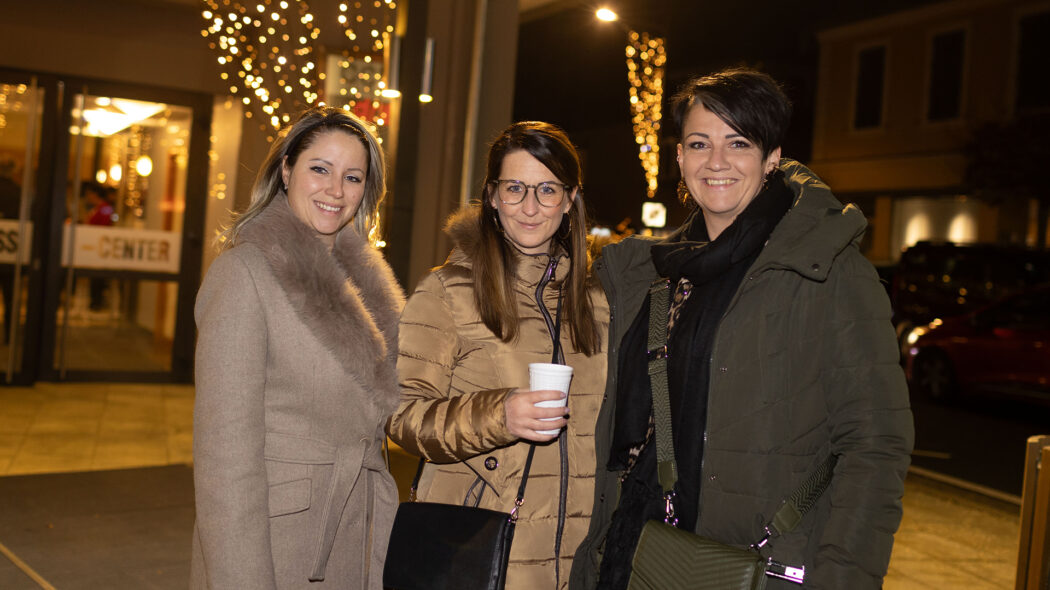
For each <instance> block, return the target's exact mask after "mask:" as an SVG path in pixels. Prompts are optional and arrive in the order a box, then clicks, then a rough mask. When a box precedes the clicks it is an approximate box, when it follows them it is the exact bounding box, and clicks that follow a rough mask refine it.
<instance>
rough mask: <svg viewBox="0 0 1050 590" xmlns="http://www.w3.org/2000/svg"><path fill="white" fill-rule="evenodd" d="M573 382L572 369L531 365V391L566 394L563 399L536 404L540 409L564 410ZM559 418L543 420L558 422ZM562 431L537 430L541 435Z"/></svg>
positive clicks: (547, 365) (548, 364)
mask: <svg viewBox="0 0 1050 590" xmlns="http://www.w3.org/2000/svg"><path fill="white" fill-rule="evenodd" d="M571 381H572V367H570V366H568V365H555V364H552V363H529V389H531V390H532V391H541V390H554V391H560V392H562V393H564V394H565V397H563V398H561V399H552V400H547V401H542V402H536V403H535V404H534V405H535V406H536V407H539V408H564V407H565V406H566V404H567V403H568V401H569V383H570V382H571ZM557 419H558V418H541V420H557ZM560 431H561V429H560V428H559V429H556V430H537V431H536V432H538V433H540V434H547V435H553V434H558V432H560Z"/></svg>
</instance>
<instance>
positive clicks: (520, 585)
mask: <svg viewBox="0 0 1050 590" xmlns="http://www.w3.org/2000/svg"><path fill="white" fill-rule="evenodd" d="M478 231H479V230H478V228H477V217H476V212H469V213H466V214H465V215H464V216H461V217H460V218H458V219H457V220H456V221H455V222H454V223H453V224H452V225H451V227H450V232H449V233H450V234H451V235H452V238H453V239H454V240H455V242H456V244H457V246H456V249H455V250H453V252H452V254H451V255H450V256H449V258H448V261H447V262H446V263H445V264H444V265H443V266H441V267H439V268H436V269H434V270H433V271H432V272H431V273H430V274H429V275H428V276H426V277H425V278H424V279H423V280H422V281H421V282H420V284H419V286H418V287H417V288H416V291H415V293H413V294H412V296H411V297H410V298H409V300H408V303H407V304H406V305H405V310H404V312H403V314H402V316H401V335H400V354H399V360H398V373H399V377H400V382H401V406H400V407H399V408H398V410H397V412H396V413H395V414H394V417H393V419H392V421H391V427H390V436H391V438H392V439H393V440H394V441H395V442H397V443H398V444H399V445H401V446H402V447H403V448H405V449H406V450H408V451H409V452H410V453H414V454H416V455H420V456H424V457H426V458H427V459H429V460H430V461H431V463H428V464H427V465H426V468H425V469H424V471H423V476H422V478H421V480H420V484H419V491H418V497H419V500H421V501H426V502H442V503H446V504H462V503H463V502H464V499H465V498H467V497H468V496H470V499H471V504H473V501H474V500H475V499H476V497H477V494H478V493H479V492H480V493H481V499H480V503H479V506H480V507H482V508H488V509H491V510H498V511H502V512H510V511H511V510H512V509H513V508H514V500H515V495H516V494H517V491H518V485H519V484H520V482H521V476H522V468H523V467H524V464H525V459H526V456H527V454H528V450H529V443H527V442H523V441H518V440H517V439H516V438H515V437H514V436H512V435H511V434H510V433H509V432H508V431H507V427H506V423H505V419H506V414H505V411H504V401H505V400H506V398H507V395H508V394H509V393H510V392H511V391H512V390H513V389H515V388H518V389H526V390H527V389H529V374H528V364H529V363H535V362H542V363H549V362H551V354H552V352H553V343H552V340H551V336H550V333H549V332H548V329H547V325H546V322H545V320H544V319H543V317H542V315H541V313H540V311H539V307H538V305H537V303H536V299H535V292H536V288H537V285H538V284H539V282H540V279H541V277H542V276H543V274H544V272H545V271H546V268H547V264H548V261H549V257H548V256H547V255H540V256H528V255H524V254H521V253H517V256H516V268H515V269H513V272H515V275H516V277H517V279H516V280H515V282H514V292H515V296H516V298H517V301H518V314H519V317H520V318H521V324H520V335H519V337H518V339H517V340H515V341H512V342H503V341H502V340H500V339H499V338H497V337H496V335H495V334H493V332H492V331H491V330H489V329H488V328H487V327H486V326H485V324H484V323H482V321H481V318H480V316H479V314H478V312H477V308H476V307H475V305H474V285H473V280H472V277H471V272H470V269H471V259H472V257H473V256H472V254H473V253H474V252H475V251H476V248H477V247H478V245H477V243H476V236H477V235H478V233H477V232H478ZM558 260H559V263H558V266H557V269H556V272H555V274H554V276H553V278H552V279H551V281H550V283H549V284H548V285H547V286H546V288H545V289H544V292H543V305H544V306H546V308H547V310H548V311H549V313H550V315H551V317H552V318H553V317H554V316H555V314H556V307H557V300H558V291H559V289H560V288H561V282H562V281H563V280H564V278H565V276H566V275H567V273H568V270H569V259H568V258H567V257H565V256H560V257H558ZM589 296H590V298H591V302H592V303H593V306H594V315H595V319H596V321H597V322H598V329H599V333H600V334H601V338H602V340H601V343H600V344H601V348H600V350H599V352H597V353H595V354H594V355H592V356H586V355H584V354H583V353H580V352H577V351H575V350H574V349H573V346H572V341H571V339H570V336H569V329H568V328H567V327H565V326H564V325H563V326H562V330H561V336H560V340H561V346H562V350H563V352H564V354H565V362H566V364H568V365H570V366H572V367H573V371H574V374H573V378H572V383H571V386H570V389H569V400H568V403H569V414H570V418H569V425H568V428H567V430H565V431H563V432H562V434H561V437H562V438H565V439H566V442H567V445H566V451H567V453H566V454H567V461H568V470H567V472H566V478H567V492H566V494H565V495H564V498H565V501H566V514H565V516H566V518H565V521H564V527H563V533H562V536H561V545H560V552H559V554H560V559H556V558H555V543H556V537H557V528H558V512H559V500H560V498H561V497H562V494H561V484H560V481H561V473H562V470H561V452H560V448H559V442H558V441H554V442H552V443H546V444H540V445H537V449H536V454H535V457H534V458H533V463H532V468H531V471H530V473H529V480H528V486H527V488H526V490H525V503H524V504H523V505H522V506H521V508H520V510H519V512H518V515H519V519H518V523H517V528H516V530H515V533H514V540H513V543H512V544H511V549H510V564H509V567H508V572H507V585H506V587H507V589H508V590H537V589H543V590H550V589H554V588H565V587H566V586H567V584H568V578H569V569H570V566H571V564H572V559H573V556H574V555H575V552H576V548H577V546H578V545H579V544H580V541H581V540H582V539H583V538H584V535H585V534H586V532H587V527H588V525H589V523H590V517H591V508H592V498H593V490H594V468H595V462H594V424H595V419H596V417H597V413H598V407H599V405H600V404H601V399H602V392H603V390H604V388H605V371H606V359H605V351H606V350H607V343H606V342H605V338H606V335H607V332H608V323H609V308H608V305H607V304H606V300H605V295H604V292H603V291H602V290H601V288H600V286H598V285H597V282H596V281H595V283H594V284H593V285H592V286H591V288H590V289H589ZM482 484H484V485H482ZM556 569H557V571H556ZM556 580H558V582H557V583H556Z"/></svg>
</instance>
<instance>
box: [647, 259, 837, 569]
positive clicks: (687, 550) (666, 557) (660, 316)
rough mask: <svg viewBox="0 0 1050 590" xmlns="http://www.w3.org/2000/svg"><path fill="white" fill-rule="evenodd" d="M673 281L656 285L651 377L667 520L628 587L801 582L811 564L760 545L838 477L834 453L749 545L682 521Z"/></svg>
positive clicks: (650, 529)
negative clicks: (671, 391)
mask: <svg viewBox="0 0 1050 590" xmlns="http://www.w3.org/2000/svg"><path fill="white" fill-rule="evenodd" d="M669 288H670V282H669V281H668V280H667V279H660V280H659V281H656V282H654V283H653V285H652V287H650V289H649V299H650V312H649V338H648V345H647V348H648V359H649V384H650V387H651V389H652V395H653V421H654V423H655V426H654V435H653V436H654V438H655V439H656V460H657V469H656V472H657V478H658V479H659V480H660V487H661V488H662V489H663V493H664V504H665V517H664V520H663V522H660V521H658V520H650V521H649V522H647V523H645V526H644V527H643V528H642V534H641V537H639V539H638V547H637V549H635V552H634V558H633V560H632V562H631V579H630V581H629V582H628V585H627V588H628V590H686V589H688V590H762V589H763V588H765V587H766V578H767V576H772V577H776V578H781V579H784V580H789V581H791V582H794V583H797V584H801V583H802V582H803V579H804V578H805V574H806V568H805V566H802V567H798V568H796V567H790V566H786V565H784V564H782V563H779V562H777V561H774V560H773V558H772V557H770V558H766V557H763V556H762V554H761V553H759V549H761V548H762V547H763V546H765V545H766V543H767V542H769V540H770V539H772V538H775V537H777V536H780V535H782V534H784V533H786V532H788V531H791V530H792V529H794V528H795V527H796V526H798V523H799V522H800V521H801V520H802V517H803V516H804V515H805V514H806V512H808V511H809V509H810V508H812V507H813V505H814V504H815V503H816V501H817V499H818V498H820V496H821V494H823V493H824V490H825V489H827V487H828V485H830V483H831V476H832V473H833V472H834V470H835V462H836V459H835V456H834V455H832V456H830V457H828V459H827V460H825V461H824V462H823V463H822V464H821V465H820V466H819V467H818V468H817V471H816V472H814V473H813V474H812V475H811V476H810V477H809V478H807V479H806V480H805V481H804V482H802V484H801V485H800V486H799V487H798V488H796V489H795V491H794V492H793V493H792V494H791V496H790V497H789V498H787V499H786V500H784V503H783V504H782V505H781V506H780V509H779V510H777V512H776V514H775V515H774V516H773V519H772V520H770V521H769V522H768V523H767V524H766V526H765V533H764V535H763V537H762V539H760V540H759V541H757V542H755V543H753V544H752V545H751V546H750V547H749V548H747V549H742V548H739V547H734V546H732V545H726V544H724V543H720V542H718V541H715V540H713V539H708V538H706V537H702V536H700V535H696V534H693V533H692V532H689V531H684V530H681V529H679V528H677V527H676V526H675V525H676V524H677V523H678V519H677V518H676V517H675V513H674V501H675V492H674V485H675V482H677V481H678V467H677V464H676V462H675V457H674V443H673V440H674V439H673V438H672V433H671V401H670V397H669V396H668V387H667V311H668V307H669V303H668V298H669V297H668V290H669Z"/></svg>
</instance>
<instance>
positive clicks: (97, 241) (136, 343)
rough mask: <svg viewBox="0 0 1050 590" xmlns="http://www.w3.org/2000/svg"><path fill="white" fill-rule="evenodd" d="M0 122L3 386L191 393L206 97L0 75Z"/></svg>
mask: <svg viewBox="0 0 1050 590" xmlns="http://www.w3.org/2000/svg"><path fill="white" fill-rule="evenodd" d="M5 106H6V110H5ZM0 118H2V119H0V120H6V124H5V125H2V126H0V199H2V201H0V289H2V291H3V300H2V304H3V322H4V323H3V344H2V346H0V370H2V371H3V373H2V376H3V381H4V382H6V383H29V382H32V381H34V380H37V379H43V380H71V381H75V380H94V381H188V380H189V379H190V378H191V371H192V352H193V336H194V330H193V317H192V306H193V297H194V295H195V293H196V288H197V285H198V284H199V279H200V263H201V245H202V241H203V240H202V236H201V233H202V226H203V217H204V215H203V213H204V212H203V208H204V203H205V192H206V177H207V150H208V144H209V137H208V129H209V127H210V118H211V98H210V97H209V96H207V95H202V94H193V93H180V92H178V91H165V90H160V89H152V88H143V87H137V86H132V85H125V84H115V83H110V82H104V81H91V80H82V79H73V78H68V77H58V76H48V75H31V74H18V73H7V74H4V73H3V72H0ZM9 193H10V194H9Z"/></svg>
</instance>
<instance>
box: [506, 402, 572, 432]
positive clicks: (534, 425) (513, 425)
mask: <svg viewBox="0 0 1050 590" xmlns="http://www.w3.org/2000/svg"><path fill="white" fill-rule="evenodd" d="M565 401H566V395H565V394H564V393H562V392H560V391H557V390H553V389H541V390H536V391H522V390H517V391H514V392H512V393H511V394H510V395H508V396H507V401H506V402H505V403H504V407H505V408H506V412H507V430H509V431H510V433H511V434H513V435H514V436H516V437H518V438H523V439H525V440H531V441H533V442H547V441H549V440H553V439H555V438H557V437H558V433H559V432H560V431H561V429H562V428H564V427H565V425H566V424H568V423H569V421H568V420H566V419H565ZM539 403H556V404H558V405H557V406H556V407H543V406H539V405H536V404H539ZM552 428H554V429H555V430H551V429H552Z"/></svg>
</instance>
